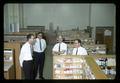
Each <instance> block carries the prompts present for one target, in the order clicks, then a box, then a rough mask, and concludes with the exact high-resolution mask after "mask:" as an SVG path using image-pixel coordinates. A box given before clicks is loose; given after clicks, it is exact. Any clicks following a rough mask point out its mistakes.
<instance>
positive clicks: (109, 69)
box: [96, 57, 116, 75]
mask: <svg viewBox="0 0 120 83" xmlns="http://www.w3.org/2000/svg"><path fill="white" fill-rule="evenodd" d="M96 62H97V64H98V65H99V66H100V68H101V69H102V71H103V72H104V73H105V74H108V75H111V74H116V71H115V69H116V68H115V67H116V62H115V58H107V57H105V58H103V57H102V58H99V59H98V60H96Z"/></svg>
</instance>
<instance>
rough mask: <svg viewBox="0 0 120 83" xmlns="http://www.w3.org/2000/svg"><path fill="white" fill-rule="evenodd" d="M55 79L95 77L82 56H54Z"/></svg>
mask: <svg viewBox="0 0 120 83" xmlns="http://www.w3.org/2000/svg"><path fill="white" fill-rule="evenodd" d="M53 79H95V76H94V75H93V73H92V71H91V69H90V67H89V65H88V64H87V63H86V60H85V58H84V57H82V56H71V55H66V56H62V55H61V56H57V55H54V56H53Z"/></svg>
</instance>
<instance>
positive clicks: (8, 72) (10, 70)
mask: <svg viewBox="0 0 120 83" xmlns="http://www.w3.org/2000/svg"><path fill="white" fill-rule="evenodd" d="M14 67H15V66H14V49H10V48H7V49H4V78H5V79H15V70H14V69H15V68H14Z"/></svg>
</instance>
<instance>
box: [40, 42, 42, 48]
mask: <svg viewBox="0 0 120 83" xmlns="http://www.w3.org/2000/svg"><path fill="white" fill-rule="evenodd" d="M40 50H42V45H41V40H40Z"/></svg>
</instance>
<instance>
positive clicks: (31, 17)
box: [24, 4, 89, 30]
mask: <svg viewBox="0 0 120 83" xmlns="http://www.w3.org/2000/svg"><path fill="white" fill-rule="evenodd" d="M24 21H25V23H24V24H25V25H24V27H26V26H29V25H41V26H44V25H45V26H46V28H49V23H50V22H53V25H54V29H56V28H57V26H59V27H60V29H62V30H65V29H71V28H77V26H79V27H80V28H81V29H84V28H86V26H88V24H89V4H24Z"/></svg>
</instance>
